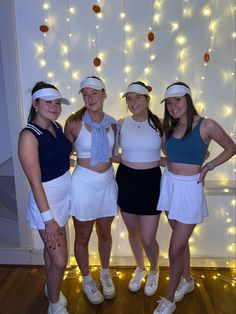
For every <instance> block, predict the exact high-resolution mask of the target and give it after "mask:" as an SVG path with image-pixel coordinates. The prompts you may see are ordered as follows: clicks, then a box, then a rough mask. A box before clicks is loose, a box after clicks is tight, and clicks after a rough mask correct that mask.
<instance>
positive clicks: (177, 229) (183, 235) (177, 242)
mask: <svg viewBox="0 0 236 314" xmlns="http://www.w3.org/2000/svg"><path fill="white" fill-rule="evenodd" d="M171 223H172V228H173V232H172V235H171V240H170V248H176V249H180V250H181V249H184V248H185V247H186V245H187V244H188V240H189V238H190V237H191V235H192V233H193V230H194V227H195V224H184V223H182V222H179V221H176V220H175V221H172V222H171Z"/></svg>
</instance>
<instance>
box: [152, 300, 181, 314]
mask: <svg viewBox="0 0 236 314" xmlns="http://www.w3.org/2000/svg"><path fill="white" fill-rule="evenodd" d="M157 302H159V305H158V307H157V308H156V309H155V311H154V312H153V314H160V313H161V314H172V313H174V311H175V309H176V305H175V302H173V303H171V302H170V301H168V300H167V299H166V298H161V300H160V301H157Z"/></svg>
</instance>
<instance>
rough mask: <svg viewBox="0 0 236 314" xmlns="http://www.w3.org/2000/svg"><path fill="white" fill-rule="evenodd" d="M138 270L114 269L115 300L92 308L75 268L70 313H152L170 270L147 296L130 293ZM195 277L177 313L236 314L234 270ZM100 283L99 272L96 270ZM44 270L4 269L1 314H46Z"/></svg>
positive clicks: (66, 287) (0, 271) (69, 281)
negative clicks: (131, 280) (133, 277)
mask: <svg viewBox="0 0 236 314" xmlns="http://www.w3.org/2000/svg"><path fill="white" fill-rule="evenodd" d="M133 270H134V268H130V267H129V268H119V267H116V268H113V269H112V275H113V281H114V284H115V287H116V296H115V298H114V299H113V300H105V301H104V302H103V303H102V304H100V305H97V306H96V305H91V304H90V303H89V302H88V301H87V299H86V298H85V296H84V294H83V291H82V290H81V277H80V275H79V274H78V272H77V271H76V270H75V269H69V270H68V272H66V275H65V279H64V281H63V286H62V291H63V293H64V294H65V296H66V297H67V300H68V311H69V313H70V314H95V313H96V314H152V313H153V311H154V309H155V308H156V306H157V303H156V301H157V299H159V296H160V295H161V296H163V294H164V292H165V289H166V286H167V282H168V279H167V276H168V269H167V268H166V267H162V268H161V269H160V281H159V287H158V290H157V293H156V294H155V295H154V296H152V297H147V296H145V295H144V293H143V286H142V289H141V290H140V291H139V292H137V293H132V292H129V291H128V289H127V286H128V282H129V280H130V278H131V274H132V272H133ZM192 274H193V276H194V278H195V282H196V285H195V290H194V292H192V293H190V294H188V295H186V297H185V298H184V299H183V300H182V301H181V302H179V303H178V304H177V309H176V312H175V313H176V314H178V313H179V314H180V313H181V314H235V313H236V287H235V286H233V285H234V284H233V282H234V281H233V278H235V274H236V272H235V271H233V270H230V269H218V270H212V269H206V268H203V269H199V268H198V269H197V268H194V269H192ZM92 275H93V277H94V278H95V280H96V281H97V282H98V284H99V270H98V269H96V268H93V269H92ZM43 287H44V268H43V267H28V266H25V267H16V266H0V313H1V314H45V313H47V307H48V301H47V299H46V298H45V296H44V293H43Z"/></svg>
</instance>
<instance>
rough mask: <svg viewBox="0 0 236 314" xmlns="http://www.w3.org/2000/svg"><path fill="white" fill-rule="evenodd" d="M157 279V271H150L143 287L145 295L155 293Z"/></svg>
mask: <svg viewBox="0 0 236 314" xmlns="http://www.w3.org/2000/svg"><path fill="white" fill-rule="evenodd" d="M158 280H159V272H158V271H152V272H150V274H149V275H148V278H147V281H146V284H145V287H144V293H145V295H146V296H148V297H150V296H151V295H153V294H155V293H156V291H157V287H158Z"/></svg>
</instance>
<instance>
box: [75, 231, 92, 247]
mask: <svg viewBox="0 0 236 314" xmlns="http://www.w3.org/2000/svg"><path fill="white" fill-rule="evenodd" d="M89 239H90V235H89V236H88V235H84V234H78V233H77V234H76V235H75V248H76V247H77V246H78V245H83V246H86V245H88V243H89Z"/></svg>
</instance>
